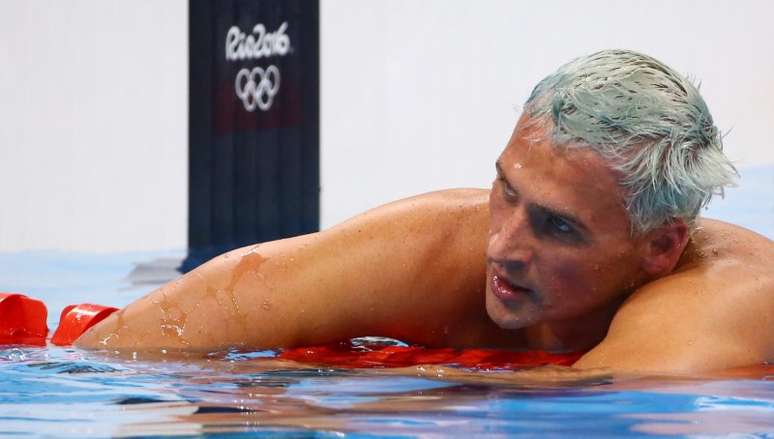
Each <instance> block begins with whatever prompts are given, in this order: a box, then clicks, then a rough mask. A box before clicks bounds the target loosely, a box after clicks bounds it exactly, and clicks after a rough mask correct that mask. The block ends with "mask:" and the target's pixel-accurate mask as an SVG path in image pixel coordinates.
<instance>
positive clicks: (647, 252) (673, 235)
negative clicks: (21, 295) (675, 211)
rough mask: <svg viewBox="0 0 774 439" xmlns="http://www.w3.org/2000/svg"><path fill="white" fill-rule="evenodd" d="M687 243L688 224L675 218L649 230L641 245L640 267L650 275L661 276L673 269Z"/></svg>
mask: <svg viewBox="0 0 774 439" xmlns="http://www.w3.org/2000/svg"><path fill="white" fill-rule="evenodd" d="M687 244H688V226H687V225H686V224H685V222H684V221H683V220H682V219H675V220H673V221H671V222H669V223H667V224H664V225H663V226H661V227H659V228H657V229H655V230H652V231H651V232H649V233H648V234H647V235H646V236H645V239H644V241H643V246H642V256H643V259H642V268H643V269H644V270H645V272H646V273H648V274H649V275H651V276H663V275H665V274H668V273H670V272H671V271H672V270H674V269H675V266H676V265H677V262H678V261H679V260H680V256H681V255H682V254H683V250H685V246H686V245H687Z"/></svg>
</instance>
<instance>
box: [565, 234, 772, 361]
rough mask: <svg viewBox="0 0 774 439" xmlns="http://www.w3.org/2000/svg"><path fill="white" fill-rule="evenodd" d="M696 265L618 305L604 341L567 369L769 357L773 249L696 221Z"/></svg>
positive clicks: (767, 242)
mask: <svg viewBox="0 0 774 439" xmlns="http://www.w3.org/2000/svg"><path fill="white" fill-rule="evenodd" d="M704 226H705V228H706V229H707V231H706V232H705V234H707V235H709V236H710V237H709V238H706V239H705V242H702V243H700V244H699V247H700V249H699V250H698V252H697V253H698V256H697V260H696V261H695V262H692V263H691V264H688V265H687V266H686V267H685V268H684V269H683V270H678V272H676V273H674V274H672V275H670V276H667V277H664V278H662V279H659V280H657V281H655V282H652V283H650V284H647V285H646V286H644V287H643V288H641V289H639V290H638V291H636V292H635V293H634V294H632V296H631V297H630V298H629V299H628V300H627V301H626V302H625V303H624V304H623V305H622V306H621V308H620V310H619V311H618V313H617V314H616V316H615V318H614V319H613V322H612V323H611V325H610V329H609V331H608V334H607V336H606V338H605V339H604V340H603V341H602V343H600V344H599V345H598V346H597V347H595V348H594V349H592V350H591V351H590V352H589V353H588V354H586V355H585V356H583V357H582V358H581V359H580V360H579V361H578V362H577V363H576V364H575V367H581V368H594V367H609V368H611V369H613V370H614V371H616V372H666V373H696V372H703V371H714V370H720V369H728V368H732V367H740V366H749V365H754V364H761V363H763V362H765V361H771V360H772V359H774V339H772V336H773V334H774V272H773V271H772V269H771V267H772V265H771V264H772V262H773V261H774V244H772V242H771V241H770V240H768V239H767V238H765V237H762V236H760V235H757V234H755V233H753V232H750V231H748V230H744V229H741V228H738V227H735V226H731V225H728V224H724V223H720V222H715V221H704Z"/></svg>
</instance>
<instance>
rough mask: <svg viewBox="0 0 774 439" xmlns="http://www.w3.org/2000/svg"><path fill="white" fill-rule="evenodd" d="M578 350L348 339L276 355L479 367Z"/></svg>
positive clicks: (350, 364)
mask: <svg viewBox="0 0 774 439" xmlns="http://www.w3.org/2000/svg"><path fill="white" fill-rule="evenodd" d="M582 355H583V353H581V352H574V353H567V354H555V353H550V352H544V351H518V352H517V351H505V350H496V349H453V348H425V347H421V346H378V345H377V346H374V345H370V346H366V347H363V346H354V345H352V343H351V342H341V343H334V344H329V345H324V346H311V347H300V348H292V349H286V350H284V351H283V352H281V353H280V354H279V358H282V359H285V360H293V361H298V362H304V363H320V364H326V365H331V366H337V367H345V368H373V367H405V366H413V365H417V364H448V365H455V366H461V367H469V368H481V369H518V368H525V367H537V366H545V365H549V364H552V365H558V366H572V365H573V363H575V362H576V361H578V359H579V358H580V357H581V356H582Z"/></svg>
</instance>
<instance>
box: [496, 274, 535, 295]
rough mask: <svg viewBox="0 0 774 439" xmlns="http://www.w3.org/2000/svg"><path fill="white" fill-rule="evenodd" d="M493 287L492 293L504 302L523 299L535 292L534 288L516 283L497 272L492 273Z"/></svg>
mask: <svg viewBox="0 0 774 439" xmlns="http://www.w3.org/2000/svg"><path fill="white" fill-rule="evenodd" d="M491 288H492V293H493V294H494V295H495V296H496V297H497V298H498V299H500V300H502V301H503V302H512V301H516V300H520V299H521V300H523V299H524V297H525V296H526V297H531V296H532V295H533V294H534V292H533V291H532V290H530V289H528V288H524V287H522V286H520V285H514V284H512V283H510V282H508V281H507V280H506V279H505V278H503V277H501V276H500V275H499V274H496V273H495V274H493V275H492V279H491Z"/></svg>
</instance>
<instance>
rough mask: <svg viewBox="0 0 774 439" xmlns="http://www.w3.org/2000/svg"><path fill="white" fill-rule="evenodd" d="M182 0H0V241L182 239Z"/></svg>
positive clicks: (72, 246)
mask: <svg viewBox="0 0 774 439" xmlns="http://www.w3.org/2000/svg"><path fill="white" fill-rule="evenodd" d="M187 45H188V35H187V1H186V0H174V1H172V0H164V1H153V0H143V1H137V0H132V1H116V0H111V1H105V0H68V1H58V0H46V1H40V0H39V1H27V0H15V1H14V0H5V1H0V203H2V205H1V207H0V251H5V250H23V249H40V248H45V249H67V250H92V251H93V250H97V251H116V250H131V249H164V248H172V247H177V248H182V247H184V246H185V242H186V215H187V204H188V200H187V198H186V191H187V182H186V178H187V177H186V175H187V163H186V161H187V154H188V150H187V142H188V140H187V137H188V132H187V108H188V107H187V105H188V103H187V99H188V98H187V95H188V85H187V82H188V68H187V63H188V54H187Z"/></svg>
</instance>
